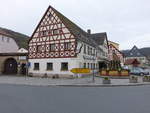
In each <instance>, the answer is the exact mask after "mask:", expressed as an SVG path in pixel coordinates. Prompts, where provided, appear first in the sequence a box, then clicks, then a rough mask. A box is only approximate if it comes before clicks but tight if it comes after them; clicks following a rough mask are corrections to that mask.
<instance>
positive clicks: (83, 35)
mask: <svg viewBox="0 0 150 113" xmlns="http://www.w3.org/2000/svg"><path fill="white" fill-rule="evenodd" d="M49 8H52V9H53V10H54V12H55V13H56V15H57V16H58V17H59V18H60V19H61V21H62V22H63V23H64V24H65V26H66V27H67V28H69V30H70V32H71V33H72V34H73V35H74V36H76V37H77V38H78V40H80V41H82V42H85V43H88V44H89V45H91V46H94V47H97V44H96V43H95V41H94V40H92V39H91V35H90V34H88V33H87V32H85V31H84V30H83V29H81V28H80V27H79V26H77V25H76V24H75V23H74V22H72V21H71V20H69V19H68V18H67V17H65V16H64V15H63V14H61V13H60V12H58V11H57V10H56V9H55V8H53V7H52V6H49ZM49 8H48V9H49Z"/></svg>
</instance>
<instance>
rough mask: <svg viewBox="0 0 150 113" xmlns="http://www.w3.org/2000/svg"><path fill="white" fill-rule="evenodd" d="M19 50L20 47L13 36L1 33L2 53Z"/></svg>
mask: <svg viewBox="0 0 150 113" xmlns="http://www.w3.org/2000/svg"><path fill="white" fill-rule="evenodd" d="M18 50H19V47H18V45H17V43H16V42H15V40H14V39H13V38H11V37H10V36H8V35H4V34H2V33H0V53H10V52H17V51H18Z"/></svg>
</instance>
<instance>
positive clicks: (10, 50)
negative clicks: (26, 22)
mask: <svg viewBox="0 0 150 113" xmlns="http://www.w3.org/2000/svg"><path fill="white" fill-rule="evenodd" d="M18 35H19V36H20V35H21V34H20V33H16V32H13V31H10V30H8V29H4V28H0V74H3V75H4V74H11V75H15V74H25V73H26V63H27V54H28V51H27V49H25V48H22V46H20V45H21V44H19V41H18V40H20V41H21V38H20V37H18ZM18 38H20V39H18ZM22 41H23V40H22Z"/></svg>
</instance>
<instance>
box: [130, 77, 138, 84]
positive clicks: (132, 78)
mask: <svg viewBox="0 0 150 113" xmlns="http://www.w3.org/2000/svg"><path fill="white" fill-rule="evenodd" d="M129 81H130V83H137V82H138V77H135V76H131V77H130V79H129Z"/></svg>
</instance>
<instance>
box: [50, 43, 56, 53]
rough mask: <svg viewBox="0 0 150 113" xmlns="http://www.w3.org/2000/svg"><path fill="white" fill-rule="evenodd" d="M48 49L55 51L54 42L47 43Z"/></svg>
mask: <svg viewBox="0 0 150 113" xmlns="http://www.w3.org/2000/svg"><path fill="white" fill-rule="evenodd" d="M49 50H50V52H51V51H55V44H50V45H49Z"/></svg>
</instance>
